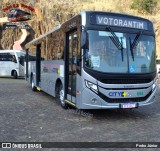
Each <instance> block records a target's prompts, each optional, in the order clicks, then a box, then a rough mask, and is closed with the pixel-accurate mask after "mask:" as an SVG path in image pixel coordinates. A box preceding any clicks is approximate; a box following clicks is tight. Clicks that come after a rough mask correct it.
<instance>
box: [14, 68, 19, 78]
mask: <svg viewBox="0 0 160 151" xmlns="http://www.w3.org/2000/svg"><path fill="white" fill-rule="evenodd" d="M17 77H18V76H17V71H15V70H14V71H13V78H14V79H17Z"/></svg>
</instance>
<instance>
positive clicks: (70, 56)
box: [65, 31, 78, 104]
mask: <svg viewBox="0 0 160 151" xmlns="http://www.w3.org/2000/svg"><path fill="white" fill-rule="evenodd" d="M66 45H67V53H66V59H65V60H66V68H65V69H66V71H65V72H66V74H65V75H66V78H65V86H66V87H65V90H66V91H65V92H66V97H65V98H66V99H67V100H68V101H70V102H71V103H74V104H75V103H76V79H77V51H78V39H77V31H74V32H71V33H68V34H67V44H66Z"/></svg>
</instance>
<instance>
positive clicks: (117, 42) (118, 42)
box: [106, 26, 124, 61]
mask: <svg viewBox="0 0 160 151" xmlns="http://www.w3.org/2000/svg"><path fill="white" fill-rule="evenodd" d="M106 28H107V29H108V30H109V32H110V33H111V34H112V36H109V38H110V39H111V40H112V42H113V43H114V44H115V46H116V47H117V48H118V50H121V56H122V61H123V49H124V48H123V44H122V37H121V42H120V41H119V39H118V37H117V36H116V34H115V33H114V32H113V31H112V29H111V28H110V27H108V26H107V27H106Z"/></svg>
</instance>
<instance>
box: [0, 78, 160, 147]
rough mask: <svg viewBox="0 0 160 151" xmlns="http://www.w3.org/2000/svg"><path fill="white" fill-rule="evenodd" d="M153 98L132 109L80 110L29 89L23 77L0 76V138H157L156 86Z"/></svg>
mask: <svg viewBox="0 0 160 151" xmlns="http://www.w3.org/2000/svg"><path fill="white" fill-rule="evenodd" d="M156 100H157V101H156V102H155V103H154V104H152V105H150V106H146V107H141V108H139V109H134V110H93V111H91V110H85V111H81V113H80V112H79V111H77V110H73V109H69V110H64V109H62V108H61V107H60V105H59V104H58V102H56V101H55V100H54V98H53V97H51V96H49V95H47V94H45V93H44V92H33V91H32V90H31V88H30V85H28V84H27V82H26V81H25V80H24V79H17V80H15V79H10V78H0V115H1V116H0V141H1V142H5V141H7V142H10V141H11V142H13V141H14V142H16V141H18V142H33V141H34V142H62V141H65V142H86V141H87V142H88V141H91V142H92V141H93V142H117V141H118V142H138V141H140V142H143V141H144V142H146V141H147V142H160V134H159V132H160V92H159V89H158V91H157V96H156ZM65 150H66V149H65ZM86 150H88V149H86ZM93 150H96V149H93ZM102 150H103V149H102ZM114 150H115V149H114ZM123 150H128V149H123ZM151 150H153V149H151Z"/></svg>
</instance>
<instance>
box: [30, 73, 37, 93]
mask: <svg viewBox="0 0 160 151" xmlns="http://www.w3.org/2000/svg"><path fill="white" fill-rule="evenodd" d="M31 88H32V91H36V87H35V84H34V78H33V76H32V77H31Z"/></svg>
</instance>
